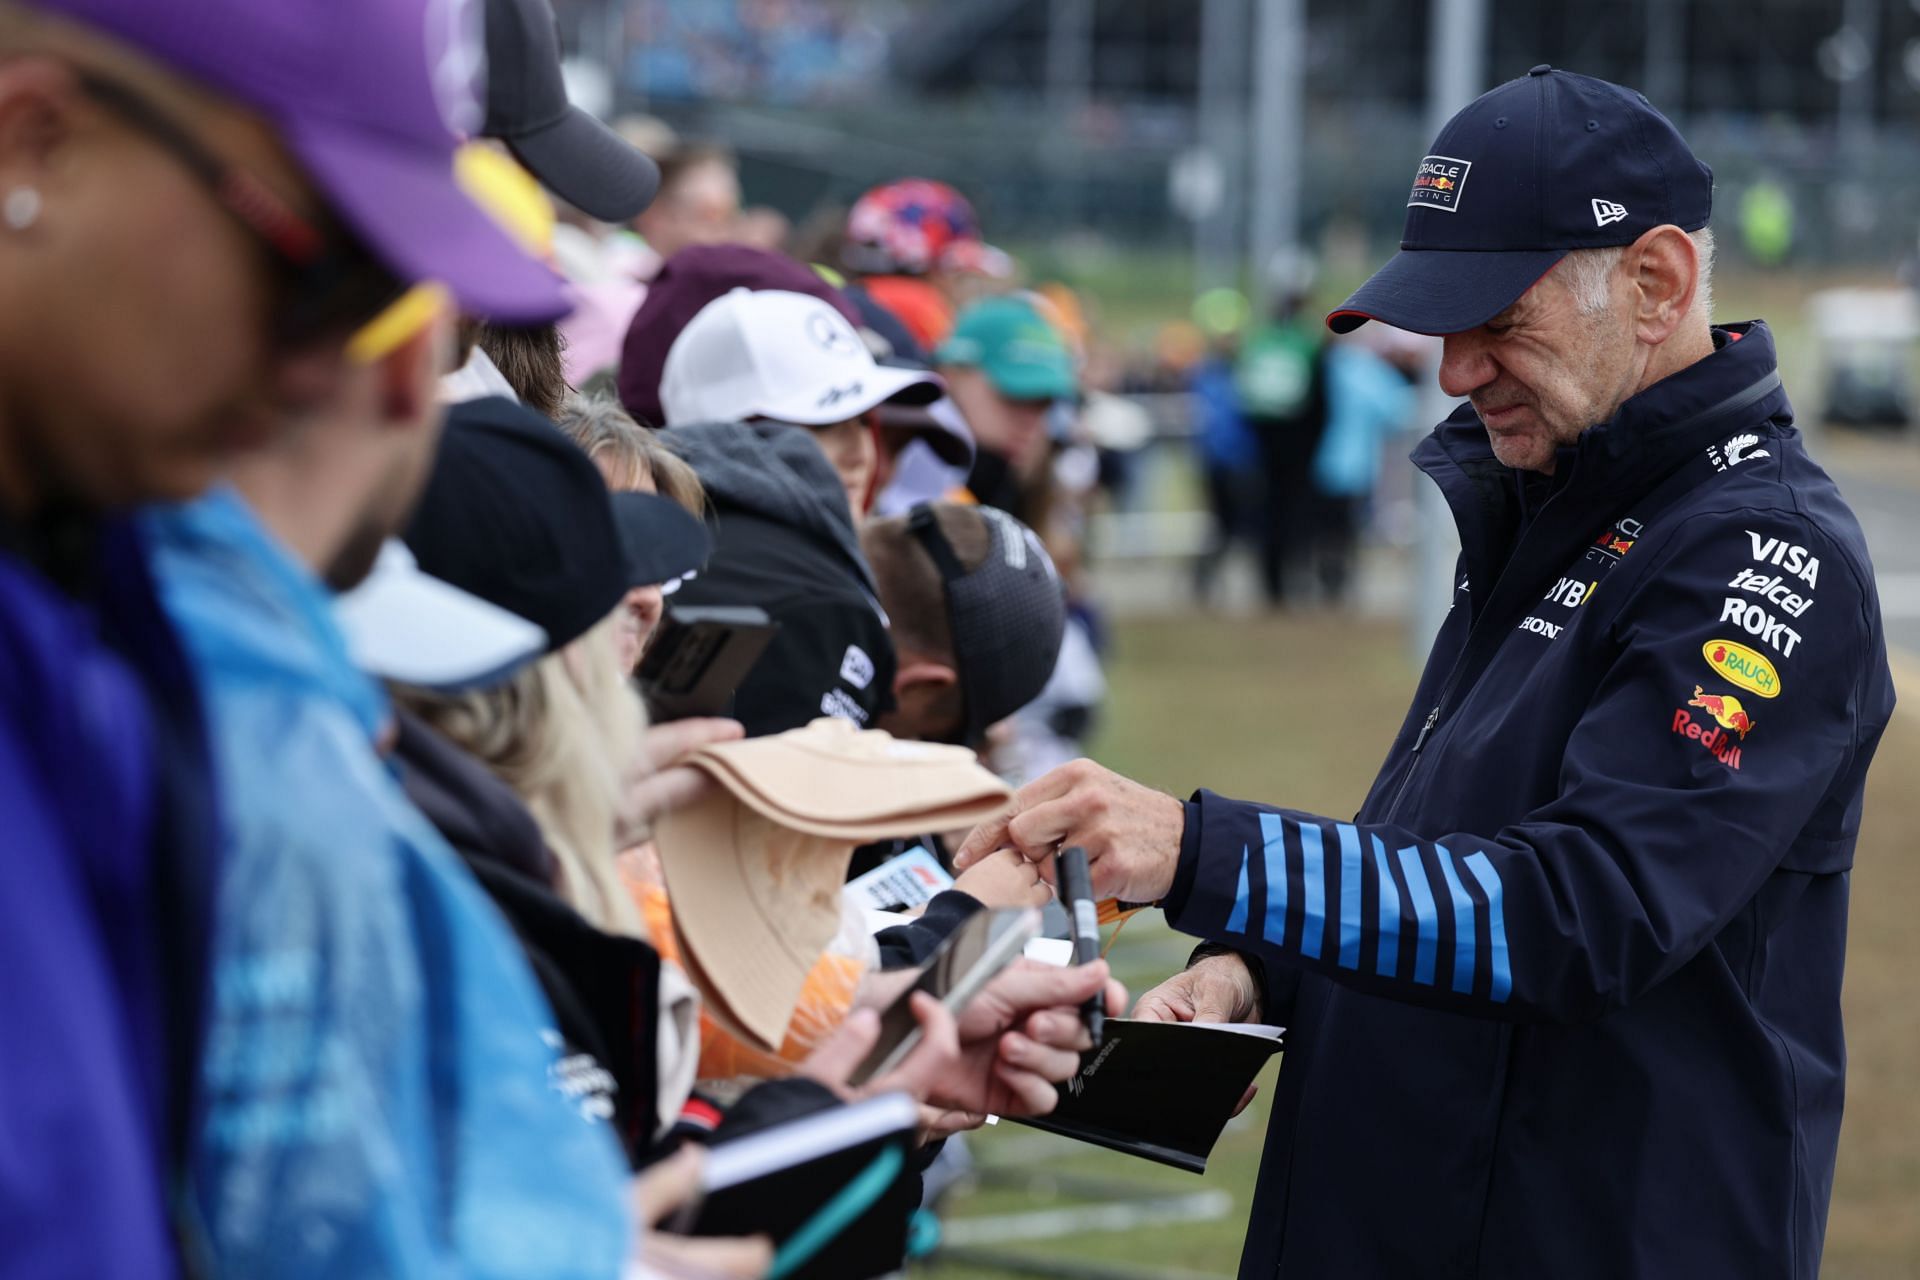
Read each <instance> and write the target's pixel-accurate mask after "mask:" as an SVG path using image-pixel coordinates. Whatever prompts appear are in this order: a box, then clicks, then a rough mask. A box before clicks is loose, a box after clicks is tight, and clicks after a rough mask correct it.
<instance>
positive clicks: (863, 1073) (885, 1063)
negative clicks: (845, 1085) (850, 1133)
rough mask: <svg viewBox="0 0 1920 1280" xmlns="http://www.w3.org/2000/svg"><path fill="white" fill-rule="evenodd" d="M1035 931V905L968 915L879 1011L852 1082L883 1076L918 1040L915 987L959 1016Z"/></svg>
mask: <svg viewBox="0 0 1920 1280" xmlns="http://www.w3.org/2000/svg"><path fill="white" fill-rule="evenodd" d="M1039 932H1040V912H1039V911H1037V910H1036V909H1034V908H1033V907H1021V908H1019V909H1018V910H1013V911H978V912H975V913H974V914H973V915H970V916H968V917H967V918H966V920H964V921H963V922H962V923H961V924H960V926H959V928H957V929H955V930H954V931H953V932H952V933H950V934H948V935H947V937H946V940H945V941H944V942H942V943H941V944H940V947H939V949H938V950H937V951H935V952H934V953H933V958H932V959H931V960H929V961H927V964H926V967H925V968H924V969H922V970H921V972H920V978H919V980H918V981H917V982H915V983H914V984H913V985H912V986H911V987H909V988H907V990H905V991H903V992H901V993H900V998H899V999H897V1000H895V1001H894V1002H893V1003H892V1004H890V1005H888V1006H887V1008H886V1009H885V1011H884V1012H882V1013H881V1015H880V1038H879V1040H877V1041H875V1042H874V1046H873V1051H872V1052H871V1053H869V1054H868V1055H867V1057H866V1060H865V1061H864V1062H862V1063H861V1064H860V1065H859V1067H858V1068H856V1069H855V1070H854V1073H853V1076H852V1078H851V1081H850V1083H852V1084H855V1085H862V1084H865V1083H866V1082H867V1081H869V1080H871V1079H873V1078H874V1077H875V1076H883V1075H885V1074H886V1073H887V1072H889V1071H891V1070H893V1069H894V1068H895V1067H897V1066H899V1065H900V1063H901V1062H902V1061H904V1060H905V1059H906V1057H907V1055H908V1054H910V1053H912V1052H913V1050H914V1048H915V1046H917V1045H918V1044H919V1043H920V1020H919V1019H918V1018H915V1017H914V1016H913V993H914V992H916V991H924V992H926V993H927V994H928V995H930V996H932V997H933V998H934V999H936V1000H938V1001H939V1002H940V1003H941V1004H943V1005H945V1006H946V1009H947V1012H948V1013H951V1014H953V1015H955V1016H956V1017H957V1016H959V1014H960V1012H961V1011H962V1010H963V1009H965V1008H966V1007H967V1004H968V1002H969V1001H971V1000H972V999H973V998H974V997H975V996H976V995H979V994H980V989H981V988H982V987H984V986H986V985H987V984H988V983H989V982H992V981H993V980H994V978H995V977H997V976H999V974H1000V971H1001V970H1003V969H1005V968H1006V967H1007V966H1008V965H1010V964H1012V963H1013V962H1014V961H1015V960H1018V959H1019V958H1020V956H1021V953H1022V952H1024V951H1025V950H1026V946H1027V943H1028V942H1030V941H1031V940H1032V939H1033V936H1034V935H1035V934H1037V933H1039Z"/></svg>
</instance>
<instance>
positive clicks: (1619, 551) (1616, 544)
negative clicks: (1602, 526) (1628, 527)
mask: <svg viewBox="0 0 1920 1280" xmlns="http://www.w3.org/2000/svg"><path fill="white" fill-rule="evenodd" d="M1633 543H1634V540H1633V539H1632V538H1623V537H1621V536H1620V535H1619V534H1617V533H1615V532H1614V531H1613V530H1611V529H1609V530H1607V531H1606V532H1605V533H1603V534H1601V535H1600V536H1599V537H1597V538H1595V539H1594V540H1593V545H1594V546H1596V547H1598V548H1600V549H1601V550H1602V551H1604V552H1606V553H1607V554H1608V555H1610V556H1615V557H1619V556H1624V555H1625V554H1627V552H1629V551H1631V550H1633Z"/></svg>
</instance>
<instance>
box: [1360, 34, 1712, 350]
mask: <svg viewBox="0 0 1920 1280" xmlns="http://www.w3.org/2000/svg"><path fill="white" fill-rule="evenodd" d="M1712 213H1713V170H1711V169H1709V168H1708V167H1707V166H1706V165H1705V164H1703V163H1701V162H1700V160H1699V159H1698V158H1697V157H1695V155H1694V154H1693V151H1692V149H1690V148H1689V147H1688V146H1687V143H1686V139H1684V138H1682V137H1681V136H1680V131H1679V130H1677V129H1675V128H1674V127H1673V124H1672V122H1671V121H1669V120H1668V119H1667V118H1666V117H1665V116H1663V115H1661V114H1660V113H1659V112H1658V111H1656V110H1654V109H1653V105H1652V104H1651V103H1649V102H1648V101H1647V98H1646V95H1645V94H1643V93H1640V92H1638V91H1637V90H1633V89H1626V88H1622V87H1621V86H1619V85H1617V84H1609V83H1607V82H1606V81H1604V80H1595V79H1594V78H1593V77H1591V76H1582V75H1575V74H1573V73H1572V72H1570V71H1556V70H1554V69H1553V68H1552V67H1549V66H1544V65H1543V66H1538V67H1535V68H1534V69H1533V70H1531V71H1529V72H1528V73H1527V74H1526V75H1525V76H1523V77H1521V78H1520V79H1518V80H1510V81H1508V82H1507V83H1506V84H1503V85H1501V86H1500V87H1499V88H1497V89H1493V90H1489V91H1488V92H1487V93H1484V94H1482V95H1481V96H1480V97H1478V98H1476V99H1475V100H1474V101H1473V102H1471V103H1469V104H1468V105H1467V106H1466V107H1464V108H1462V109H1461V111H1460V113H1459V114H1458V115H1456V116H1454V118H1453V119H1451V120H1449V121H1447V124H1446V127H1445V128H1443V129H1441V130H1440V136H1439V137H1438V138H1436V139H1434V143H1433V150H1432V153H1431V154H1429V155H1426V156H1423V157H1421V159H1420V167H1419V169H1418V170H1416V171H1415V173H1414V178H1413V189H1412V191H1411V192H1410V193H1409V195H1408V196H1407V226H1406V232H1405V234H1404V235H1403V236H1402V237H1401V240H1400V252H1399V253H1397V254H1395V255H1394V256H1393V257H1392V259H1390V260H1389V261H1388V262H1387V265H1385V266H1384V267H1381V268H1380V270H1378V271H1376V272H1374V273H1373V276H1372V277H1371V278H1370V279H1369V280H1368V281H1367V282H1366V283H1365V284H1363V285H1361V286H1360V288H1359V289H1358V290H1356V291H1355V292H1354V295H1353V296H1352V297H1351V298H1348V299H1347V300H1346V301H1345V302H1343V303H1341V304H1340V306H1339V307H1338V308H1336V309H1335V310H1334V311H1332V312H1331V313H1329V314H1328V316H1327V327H1328V328H1330V329H1332V330H1333V331H1334V332H1335V333H1346V332H1349V331H1350V330H1353V329H1357V328H1359V327H1360V326H1361V325H1363V324H1365V323H1366V322H1367V321H1369V320H1379V321H1381V322H1382V323H1384V324H1390V325H1392V326H1394V327H1395V328H1396V329H1408V330H1411V331H1412V332H1414V333H1428V334H1445V333H1460V332H1462V331H1464V330H1467V329H1475V328H1478V327H1479V326H1481V325H1483V324H1485V323H1486V322H1487V321H1489V320H1491V319H1493V318H1494V317H1495V316H1497V315H1499V314H1500V313H1501V312H1502V311H1505V310H1506V309H1507V308H1508V307H1510V306H1512V305H1513V303H1514V301H1515V300H1516V299H1518V298H1519V297H1520V295H1521V294H1523V293H1525V292H1526V291H1527V290H1528V289H1531V288H1532V287H1533V286H1534V284H1535V283H1536V282H1538V281H1539V279H1540V277H1542V276H1544V275H1546V274H1547V272H1549V271H1551V270H1552V269H1553V265H1554V264H1555V263H1556V262H1559V261H1560V259H1562V258H1564V257H1566V256H1567V254H1568V252H1570V251H1571V250H1574V249H1601V248H1607V247H1610V246H1613V245H1623V244H1632V243H1633V242H1634V241H1635V240H1638V239H1639V238H1640V237H1641V236H1642V235H1643V234H1644V233H1646V232H1648V231H1650V230H1652V229H1653V228H1654V227H1659V226H1665V225H1667V224H1669V223H1671V224H1673V225H1674V226H1677V227H1679V228H1681V229H1682V230H1684V231H1698V230H1699V229H1700V228H1701V227H1704V226H1706V225H1707V220H1708V218H1709V217H1710V216H1711V215H1712Z"/></svg>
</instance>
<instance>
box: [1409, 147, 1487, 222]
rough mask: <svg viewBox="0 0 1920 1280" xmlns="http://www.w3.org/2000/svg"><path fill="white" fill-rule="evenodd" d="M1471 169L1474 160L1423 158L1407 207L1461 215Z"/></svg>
mask: <svg viewBox="0 0 1920 1280" xmlns="http://www.w3.org/2000/svg"><path fill="white" fill-rule="evenodd" d="M1471 168H1473V161H1471V160H1456V159H1454V158H1453V157H1452V156H1426V157H1423V158H1422V159H1421V161H1420V171H1419V172H1418V173H1416V174H1414V175H1413V192H1412V194H1410V195H1408V197H1407V207H1408V208H1409V209H1411V208H1414V207H1415V206H1418V207H1419V208H1422V209H1439V210H1441V211H1442V212H1444V213H1458V212H1459V211H1460V192H1461V191H1462V189H1464V188H1465V187H1466V185H1467V171H1468V170H1469V169H1471Z"/></svg>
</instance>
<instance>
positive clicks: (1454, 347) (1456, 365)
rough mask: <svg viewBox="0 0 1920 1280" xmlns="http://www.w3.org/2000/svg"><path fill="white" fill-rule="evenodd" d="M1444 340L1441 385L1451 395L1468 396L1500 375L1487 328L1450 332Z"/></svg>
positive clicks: (1455, 396) (1461, 397) (1441, 356)
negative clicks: (1490, 345) (1488, 341)
mask: <svg viewBox="0 0 1920 1280" xmlns="http://www.w3.org/2000/svg"><path fill="white" fill-rule="evenodd" d="M1443 341H1444V345H1443V347H1442V349H1441V355H1440V389H1441V390H1442V391H1444V392H1446V393H1447V394H1448V395H1449V396H1452V397H1453V398H1454V399H1456V400H1459V399H1464V398H1465V397H1467V396H1470V395H1472V394H1473V393H1474V392H1476V391H1478V390H1479V389H1480V388H1482V387H1484V386H1486V385H1487V384H1488V383H1489V382H1492V381H1493V380H1494V379H1495V378H1496V377H1498V376H1499V373H1500V370H1499V368H1498V366H1496V365H1495V364H1494V361H1493V355H1492V353H1491V351H1490V350H1489V349H1488V345H1487V338H1486V334H1485V332H1484V331H1483V330H1480V329H1469V330H1467V331H1466V332H1465V333H1450V334H1448V335H1447V336H1446V338H1445V339H1444V340H1443Z"/></svg>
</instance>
